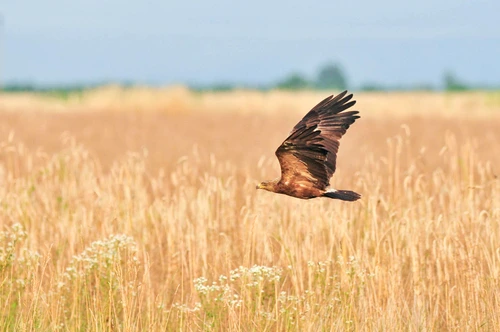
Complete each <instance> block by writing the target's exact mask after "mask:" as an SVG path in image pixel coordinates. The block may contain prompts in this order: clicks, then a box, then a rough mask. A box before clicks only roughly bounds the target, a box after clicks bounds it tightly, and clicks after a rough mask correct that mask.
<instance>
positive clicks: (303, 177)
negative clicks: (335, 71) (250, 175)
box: [276, 91, 359, 189]
mask: <svg viewBox="0 0 500 332" xmlns="http://www.w3.org/2000/svg"><path fill="white" fill-rule="evenodd" d="M346 94H347V91H344V92H342V93H340V94H338V95H337V96H335V97H334V96H329V97H328V98H325V99H324V100H323V101H321V102H320V103H319V104H318V105H316V106H314V107H313V108H312V109H311V110H310V111H309V112H308V113H307V114H306V115H305V116H304V117H303V118H302V120H300V122H299V123H297V124H296V125H295V127H293V129H292V131H291V133H290V135H289V136H288V138H287V139H286V140H285V141H284V142H283V143H282V144H281V145H280V146H279V147H278V149H277V150H276V156H277V157H278V160H279V162H280V166H281V181H282V182H289V183H292V182H302V183H304V182H309V183H310V186H312V187H315V188H318V189H325V188H326V187H327V186H328V185H329V183H330V178H331V176H332V175H333V173H335V166H336V160H337V152H338V149H339V140H340V138H341V137H342V136H343V135H344V134H345V133H346V130H347V128H349V126H350V125H351V124H353V123H354V121H356V119H358V118H359V116H358V115H357V114H358V112H357V111H349V112H343V111H345V110H346V109H348V108H349V107H351V106H353V105H354V104H355V103H356V101H354V100H352V101H351V99H352V94H349V95H346ZM342 112H343V113H342Z"/></svg>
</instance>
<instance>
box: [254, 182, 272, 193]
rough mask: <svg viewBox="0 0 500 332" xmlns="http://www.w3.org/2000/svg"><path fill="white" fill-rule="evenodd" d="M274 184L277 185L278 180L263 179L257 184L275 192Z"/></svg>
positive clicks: (258, 187) (260, 187)
mask: <svg viewBox="0 0 500 332" xmlns="http://www.w3.org/2000/svg"><path fill="white" fill-rule="evenodd" d="M274 186H276V181H263V182H261V183H259V184H258V185H257V189H264V190H267V191H273V192H274Z"/></svg>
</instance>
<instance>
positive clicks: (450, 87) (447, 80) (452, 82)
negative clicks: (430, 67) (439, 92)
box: [443, 71, 468, 91]
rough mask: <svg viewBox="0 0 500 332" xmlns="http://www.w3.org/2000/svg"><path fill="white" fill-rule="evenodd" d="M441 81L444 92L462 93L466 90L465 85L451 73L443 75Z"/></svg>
mask: <svg viewBox="0 0 500 332" xmlns="http://www.w3.org/2000/svg"><path fill="white" fill-rule="evenodd" d="M443 81H444V82H443V83H444V89H445V90H446V91H464V90H467V89H468V87H467V85H466V84H465V83H463V82H462V81H461V80H459V79H458V78H457V77H456V76H455V74H454V73H452V72H451V71H446V72H445V73H444V75H443Z"/></svg>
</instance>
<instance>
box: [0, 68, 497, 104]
mask: <svg viewBox="0 0 500 332" xmlns="http://www.w3.org/2000/svg"><path fill="white" fill-rule="evenodd" d="M112 83H114V84H116V82H112ZM108 84H110V82H102V83H97V84H88V85H73V86H67V85H66V86H38V85H34V84H29V83H28V84H26V83H10V84H5V85H4V86H2V87H1V88H0V89H1V90H2V91H5V92H41V93H49V94H54V95H60V96H62V97H64V96H65V95H67V94H68V93H74V92H82V91H84V90H87V89H93V88H96V87H100V86H104V85H108ZM120 85H121V86H123V87H133V86H134V83H131V82H122V83H121V84H120ZM189 87H190V88H191V89H193V90H195V91H230V90H233V89H235V88H249V89H257V90H272V89H280V90H346V89H355V90H361V91H397V90H407V91H409V90H419V91H434V90H444V91H466V90H471V89H493V88H497V89H498V88H500V87H486V86H472V85H469V84H467V83H465V82H464V81H462V80H461V79H459V78H458V77H457V76H456V75H455V74H454V73H453V72H452V71H449V70H448V71H445V72H444V73H443V78H442V85H441V86H440V87H435V86H432V85H431V84H416V85H412V86H386V85H383V84H380V83H377V82H367V83H364V84H362V85H361V86H358V87H352V86H349V84H348V79H347V75H346V72H345V70H344V68H343V67H342V66H341V65H340V64H338V63H334V62H329V63H326V64H324V65H323V66H321V67H320V68H319V70H318V72H317V74H316V75H315V76H314V77H313V78H311V79H310V78H308V77H307V76H305V75H303V74H301V73H299V72H293V73H291V74H289V75H287V76H285V77H284V78H283V79H281V80H278V81H277V82H276V83H274V84H268V85H261V86H255V85H254V86H249V85H237V84H231V83H218V84H211V85H204V86H200V85H189Z"/></svg>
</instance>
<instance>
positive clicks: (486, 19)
mask: <svg viewBox="0 0 500 332" xmlns="http://www.w3.org/2000/svg"><path fill="white" fill-rule="evenodd" d="M0 13H1V14H2V16H3V21H4V24H3V29H2V30H3V31H2V33H1V39H0V43H1V54H0V56H1V58H0V66H1V69H0V70H1V71H0V79H1V80H2V81H4V82H5V81H7V82H9V81H10V82H12V81H18V82H19V81H22V82H35V83H38V84H65V83H91V82H97V81H103V80H105V81H124V80H126V81H134V82H140V83H150V84H172V83H198V84H209V83H215V82H230V83H240V84H266V83H272V82H275V81H276V80H278V79H280V78H282V77H284V76H286V75H287V74H289V73H291V72H294V71H298V72H301V73H303V74H305V75H308V76H310V77H313V76H314V75H315V74H316V72H317V69H318V67H319V66H320V65H322V64H324V63H326V62H329V61H335V62H339V63H341V64H342V65H343V67H344V68H345V70H346V73H347V75H348V78H349V82H350V84H351V86H359V85H361V84H363V83H365V82H379V83H382V84H388V85H399V84H403V85H410V84H419V83H430V84H434V85H438V84H440V82H441V79H442V74H443V71H444V70H451V71H453V72H454V73H455V74H456V75H457V76H458V77H460V78H461V79H462V80H464V81H466V82H470V83H474V84H491V85H497V86H498V85H500V64H499V60H498V59H500V19H499V18H498V15H499V13H500V1H498V0H478V1H460V0H454V1H450V0H444V1H432V0H421V1H418V2H417V1H414V2H404V1H396V0H385V1H384V0H382V1H356V2H347V1H343V2H334V1H309V2H307V1H274V2H269V1H263V0H254V1H252V2H245V3H238V2H235V1H225V0H213V1H203V2H202V1H192V2H187V1H177V0H176V1H172V0H167V1H160V0H152V1H142V2H140V1H125V0H120V1H118V0H101V1H97V0H72V1H63V0H44V1H39V0H37V1H34V0H24V1H22V0H2V3H1V4H0Z"/></svg>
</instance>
